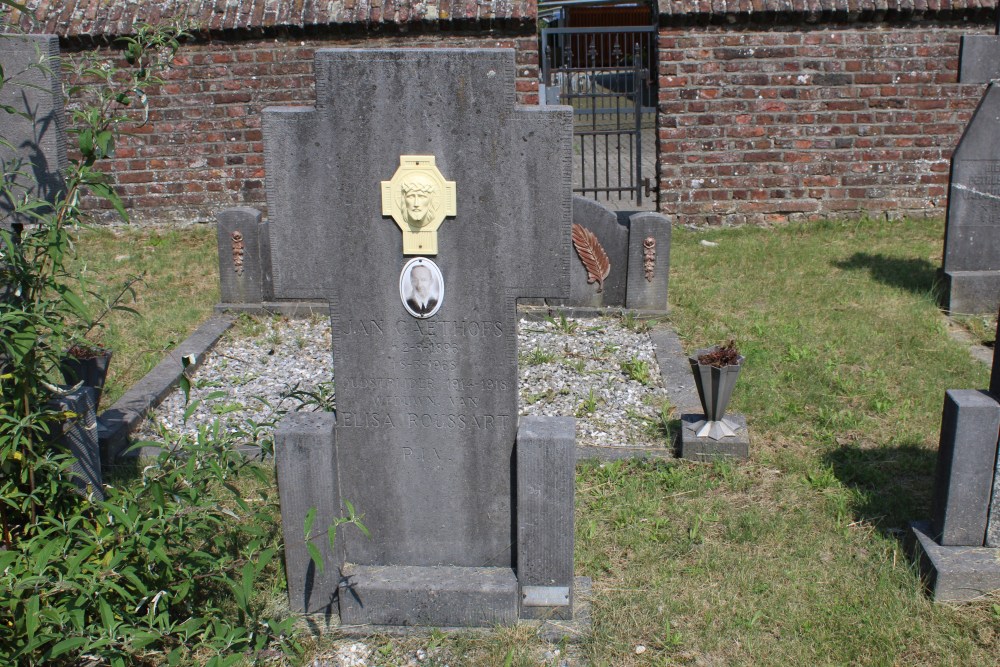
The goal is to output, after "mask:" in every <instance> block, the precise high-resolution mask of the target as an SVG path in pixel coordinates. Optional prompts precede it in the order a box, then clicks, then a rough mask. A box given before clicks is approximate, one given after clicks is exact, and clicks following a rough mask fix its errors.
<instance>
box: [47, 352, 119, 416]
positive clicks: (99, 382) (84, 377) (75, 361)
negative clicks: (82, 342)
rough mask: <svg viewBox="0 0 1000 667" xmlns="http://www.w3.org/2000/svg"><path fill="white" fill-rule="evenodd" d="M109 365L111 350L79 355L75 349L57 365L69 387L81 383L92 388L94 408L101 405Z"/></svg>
mask: <svg viewBox="0 0 1000 667" xmlns="http://www.w3.org/2000/svg"><path fill="white" fill-rule="evenodd" d="M110 363H111V350H105V349H96V350H87V351H86V353H85V354H81V353H80V352H79V351H78V350H77V349H76V348H74V349H72V350H70V352H68V353H67V354H66V356H65V357H63V360H62V362H61V363H60V364H59V370H60V371H62V374H63V377H64V378H66V382H68V383H69V384H70V385H75V384H77V383H83V385H84V386H86V387H93V388H94V408H95V409H96V408H97V407H98V406H99V405H100V403H101V392H102V391H103V390H104V381H105V380H106V379H107V377H108V364H110Z"/></svg>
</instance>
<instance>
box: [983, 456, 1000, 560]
mask: <svg viewBox="0 0 1000 667" xmlns="http://www.w3.org/2000/svg"><path fill="white" fill-rule="evenodd" d="M986 546H988V547H994V548H1000V455H998V456H997V467H996V471H995V472H994V473H993V495H992V499H991V500H990V513H989V518H988V519H987V522H986Z"/></svg>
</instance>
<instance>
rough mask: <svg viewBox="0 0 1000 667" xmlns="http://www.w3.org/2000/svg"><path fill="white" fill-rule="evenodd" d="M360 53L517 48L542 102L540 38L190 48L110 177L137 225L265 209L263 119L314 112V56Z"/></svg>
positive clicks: (527, 98) (530, 94) (533, 93)
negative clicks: (302, 107) (267, 114)
mask: <svg viewBox="0 0 1000 667" xmlns="http://www.w3.org/2000/svg"><path fill="white" fill-rule="evenodd" d="M353 46H365V47H371V48H382V47H466V48H486V47H489V48H496V47H501V48H514V49H516V59H517V83H516V85H517V97H518V101H519V102H521V103H522V104H535V103H537V101H538V46H537V41H536V39H535V37H534V36H533V35H529V36H527V37H524V36H501V37H495V36H482V35H478V36H461V35H454V34H445V33H429V34H427V35H425V36H421V35H400V36H397V37H386V38H378V39H364V38H356V39H352V38H316V37H309V36H302V37H294V38H293V37H288V36H282V37H277V38H268V39H263V38H261V39H246V40H243V39H236V40H213V41H209V42H201V43H195V44H188V45H185V46H184V47H183V48H182V50H181V52H180V54H179V56H178V59H177V63H176V64H177V67H176V68H175V69H174V70H173V71H171V72H170V73H169V74H168V75H167V80H166V82H165V83H164V84H163V85H162V86H159V87H158V88H157V89H154V90H152V91H151V93H150V95H149V106H150V113H149V122H148V123H147V124H145V125H143V126H141V127H136V128H134V129H133V130H132V135H131V136H129V137H126V139H125V140H124V141H123V142H122V143H121V144H120V145H119V147H118V149H117V150H116V153H115V159H114V160H112V161H111V162H109V163H107V164H106V166H105V167H104V169H105V171H107V172H108V173H109V174H111V176H112V178H113V180H114V182H115V184H116V186H117V190H118V192H119V194H120V195H121V196H122V198H123V201H124V203H125V206H126V208H128V209H129V213H130V216H131V217H132V219H133V221H136V222H147V221H165V220H180V221H191V220H212V219H214V213H215V211H217V210H218V209H220V208H223V207H226V206H234V205H244V204H245V205H251V206H256V207H258V208H264V205H265V201H264V200H265V195H264V155H263V143H262V135H261V130H260V111H261V109H263V108H264V107H266V106H272V105H294V104H307V105H311V104H313V103H314V102H315V99H316V96H315V90H314V80H313V54H314V52H315V50H316V49H317V48H330V47H353ZM107 54H108V56H109V57H113V56H114V53H113V52H110V51H107ZM64 56H66V57H70V58H72V57H73V54H72V53H67V52H65V51H64ZM87 203H88V204H89V205H91V206H92V207H96V206H97V205H99V204H100V203H99V202H96V201H91V202H87ZM105 210H107V212H108V216H109V217H111V218H113V217H114V216H113V215H111V214H110V211H109V210H108V209H107V207H105Z"/></svg>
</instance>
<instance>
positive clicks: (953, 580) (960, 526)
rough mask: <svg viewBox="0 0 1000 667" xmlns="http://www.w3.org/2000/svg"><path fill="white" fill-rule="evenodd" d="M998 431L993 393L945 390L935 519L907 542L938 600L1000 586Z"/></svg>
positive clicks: (998, 407) (914, 526)
mask: <svg viewBox="0 0 1000 667" xmlns="http://www.w3.org/2000/svg"><path fill="white" fill-rule="evenodd" d="M991 384H992V383H991ZM998 432H1000V403H998V402H997V401H996V400H995V399H994V397H992V396H990V395H989V393H987V392H985V391H969V390H962V391H954V390H950V391H948V392H946V394H945V403H944V414H943V415H942V419H941V444H940V448H939V450H938V464H937V472H936V475H935V479H934V496H933V500H932V505H931V517H932V518H931V521H922V522H913V523H911V524H910V528H911V533H910V537H909V541H910V546H911V548H912V549H913V551H914V557H915V558H916V560H917V561H918V563H919V565H920V569H921V571H922V572H923V574H924V578H925V580H926V582H927V587H928V589H929V590H930V593H931V596H932V597H933V598H934V599H935V600H936V601H939V602H964V601H967V600H973V599H975V598H978V597H980V596H982V595H986V594H988V593H990V592H991V591H995V590H998V589H1000V558H998V556H1000V551H997V547H1000V507H998V499H997V498H998V494H1000V488H998V480H1000V468H998V467H997V464H998V462H997V436H998Z"/></svg>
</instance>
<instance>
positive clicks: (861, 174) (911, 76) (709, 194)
mask: <svg viewBox="0 0 1000 667" xmlns="http://www.w3.org/2000/svg"><path fill="white" fill-rule="evenodd" d="M963 34H992V25H989V24H988V23H979V24H975V23H973V24H969V23H963V24H960V23H958V22H952V23H951V24H948V23H942V22H937V23H935V22H929V21H928V22H916V21H915V22H910V23H896V24H892V25H888V24H877V23H869V24H860V23H854V24H842V25H836V24H834V25H829V24H825V25H812V26H811V25H806V24H801V25H794V26H788V27H786V28H780V29H779V28H774V29H767V28H763V29H762V28H759V27H754V26H749V25H748V26H733V27H723V26H718V27H716V26H709V27H676V28H672V27H662V28H661V29H660V35H659V63H660V70H659V85H660V92H659V115H658V136H659V141H658V143H659V189H660V192H659V194H660V210H661V211H662V212H664V213H667V214H671V215H674V216H676V220H677V222H680V223H694V224H741V223H752V224H766V223H771V222H786V221H794V220H805V219H815V218H824V217H836V216H845V215H856V214H858V213H859V212H869V213H872V214H876V215H882V214H884V215H889V216H893V217H895V216H899V215H903V214H921V215H941V216H943V215H944V213H945V207H946V205H947V186H948V171H949V160H950V157H951V153H952V151H953V150H954V148H955V146H956V145H957V143H958V140H959V138H960V137H961V134H962V131H963V129H964V128H965V125H966V123H967V122H968V120H969V118H970V117H971V114H972V112H973V110H974V109H975V107H976V104H977V103H978V102H979V99H980V97H981V96H982V94H983V92H984V90H985V87H984V86H982V85H960V84H958V83H957V72H958V55H959V40H960V38H961V36H962V35H963Z"/></svg>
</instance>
